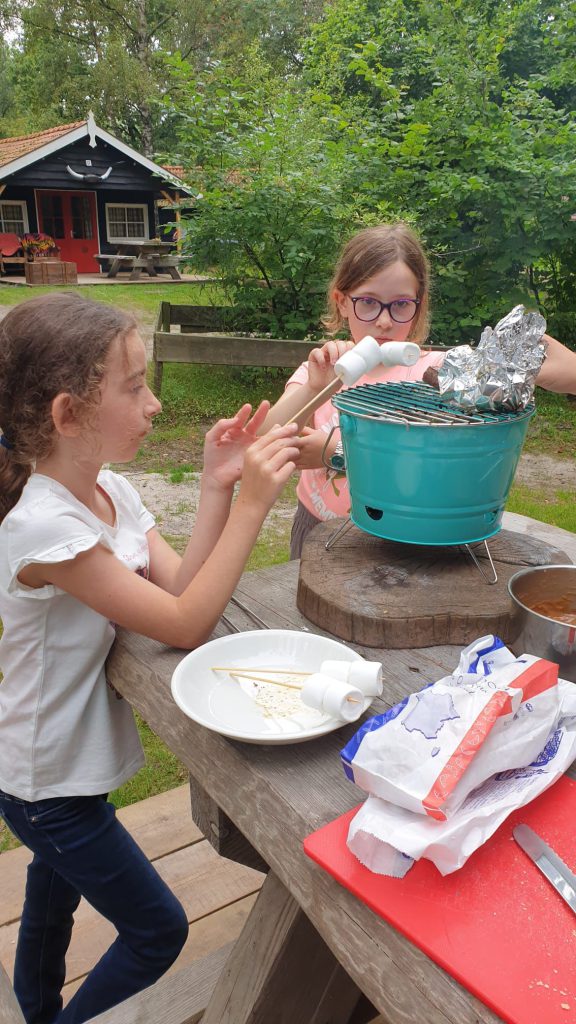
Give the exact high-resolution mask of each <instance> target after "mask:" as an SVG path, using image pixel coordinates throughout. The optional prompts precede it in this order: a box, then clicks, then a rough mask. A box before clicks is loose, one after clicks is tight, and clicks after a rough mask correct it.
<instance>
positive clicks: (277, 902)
mask: <svg viewBox="0 0 576 1024" xmlns="http://www.w3.org/2000/svg"><path fill="white" fill-rule="evenodd" d="M361 995H362V994H361V992H360V990H359V989H358V988H357V987H356V985H355V984H354V982H353V981H352V979H351V978H350V977H349V976H348V974H346V971H345V970H344V969H343V967H341V965H340V964H339V963H338V961H337V960H336V958H335V957H334V956H333V954H332V953H331V952H330V950H329V949H328V946H327V945H326V944H325V942H324V941H323V940H322V939H321V938H320V936H319V935H318V932H317V931H316V929H315V928H314V927H313V925H312V924H311V923H310V921H309V920H308V918H307V917H306V915H305V914H304V912H303V911H302V910H300V907H299V906H298V904H297V903H296V901H295V900H294V899H293V898H292V896H291V895H290V893H289V892H288V890H287V889H285V888H284V886H283V885H282V883H281V882H280V881H279V879H278V878H277V877H276V875H275V874H274V873H273V872H270V874H269V875H268V877H267V878H266V881H265V882H264V885H263V886H262V889H261V890H260V894H259V896H258V899H257V900H256V903H255V905H254V907H253V909H252V912H251V914H250V916H249V918H248V920H247V921H246V924H245V925H244V928H243V931H242V933H241V935H240V937H239V939H238V940H237V942H236V944H235V946H234V948H233V950H232V953H231V954H230V957H229V959H228V961H227V963H226V966H225V967H224V969H223V971H222V975H221V977H220V980H219V982H218V984H217V986H216V989H215V991H214V994H213V996H212V998H211V1000H210V1002H209V1004H208V1006H207V1008H206V1012H205V1014H204V1016H203V1018H202V1024H272V1022H274V1024H348V1021H349V1020H350V1017H351V1014H352V1013H353V1011H354V1008H355V1007H356V1006H357V1004H358V1002H359V1000H360V999H361Z"/></svg>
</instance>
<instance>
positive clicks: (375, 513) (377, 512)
mask: <svg viewBox="0 0 576 1024" xmlns="http://www.w3.org/2000/svg"><path fill="white" fill-rule="evenodd" d="M365 509H366V511H367V513H368V515H369V516H370V519H382V516H383V515H384V513H383V511H382V509H381V508H370V507H369V506H368V505H365Z"/></svg>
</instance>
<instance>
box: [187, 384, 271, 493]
mask: <svg viewBox="0 0 576 1024" xmlns="http://www.w3.org/2000/svg"><path fill="white" fill-rule="evenodd" d="M269 409H270V402H261V403H260V405H259V406H258V408H257V410H256V412H255V413H254V415H253V416H252V418H250V413H251V412H252V406H251V405H250V404H249V403H246V405H243V406H242V408H241V409H239V410H238V412H237V413H236V415H235V416H233V417H232V419H229V420H225V419H222V420H218V422H217V423H215V424H214V426H213V427H212V428H211V429H210V430H209V431H208V433H207V434H206V438H205V441H204V470H203V477H204V479H205V480H206V479H207V478H210V480H211V481H212V482H214V483H215V484H217V485H218V486H219V487H221V488H222V490H231V489H232V488H233V487H234V484H235V483H236V482H237V481H238V480H239V479H240V477H241V476H242V469H243V465H244V455H245V453H246V451H247V449H248V448H249V447H250V445H251V444H253V443H254V441H255V440H256V436H257V433H258V430H259V429H260V427H261V426H262V423H263V422H264V420H265V419H266V416H267V414H268V411H269Z"/></svg>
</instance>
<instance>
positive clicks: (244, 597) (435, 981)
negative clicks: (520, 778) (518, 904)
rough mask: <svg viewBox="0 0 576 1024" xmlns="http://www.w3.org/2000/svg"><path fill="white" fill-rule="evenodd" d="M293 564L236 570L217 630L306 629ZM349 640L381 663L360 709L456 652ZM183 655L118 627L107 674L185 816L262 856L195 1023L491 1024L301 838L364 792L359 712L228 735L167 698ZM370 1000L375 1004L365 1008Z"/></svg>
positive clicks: (569, 546)
mask: <svg viewBox="0 0 576 1024" xmlns="http://www.w3.org/2000/svg"><path fill="white" fill-rule="evenodd" d="M519 522H520V523H521V524H522V525H521V526H520V527H517V528H518V529H519V530H520V531H522V530H523V531H524V532H529V533H530V535H531V536H538V535H539V533H538V531H539V530H540V531H541V535H542V538H543V539H546V540H547V541H549V542H550V543H556V545H557V547H558V548H565V550H566V551H567V552H568V553H569V554H570V556H571V557H573V558H574V557H575V556H576V540H575V539H574V538H573V537H572V535H570V534H568V532H567V531H564V530H557V529H556V528H554V527H548V526H544V525H543V524H539V523H536V522H535V521H534V520H526V519H525V517H521V516H512V517H509V518H508V520H507V522H506V524H505V525H506V526H508V527H509V528H512V529H513V528H515V526H516V524H517V523H519ZM510 524H511V525H510ZM556 537H557V538H558V539H557V540H556ZM472 571H473V570H472ZM298 573H299V565H298V562H294V561H293V562H289V563H285V564H283V565H277V566H273V567H271V568H267V569H260V570H258V571H256V572H252V573H246V574H245V575H244V576H243V577H242V578H241V580H240V582H239V585H238V587H237V588H236V591H235V593H234V595H233V597H232V599H231V601H230V603H229V604H228V606H227V608H226V610H225V614H224V615H223V616H222V618H221V620H220V622H219V624H218V626H217V628H216V630H215V632H214V634H213V635H214V636H215V637H217V636H224V635H227V634H228V633H233V632H235V631H238V630H240V631H245V630H254V629H262V628H276V629H290V630H298V631H304V632H307V631H309V630H310V628H311V624H310V622H309V621H308V620H307V619H305V618H304V617H303V616H302V615H301V613H300V612H299V611H298V609H297V606H296V591H297V583H298ZM314 631H315V632H319V633H322V630H318V629H316V628H315V627H314ZM324 635H327V634H324ZM328 635H329V634H328ZM350 646H351V647H353V648H355V649H356V650H357V651H358V652H359V653H360V654H362V655H363V656H364V657H366V658H369V659H377V660H381V661H382V662H383V665H384V673H385V679H386V686H385V690H384V693H383V695H382V697H381V698H376V699H375V701H374V703H373V704H372V708H371V710H370V712H369V714H375V713H379V712H381V711H383V710H385V709H387V708H388V707H390V706H391V705H393V704H395V703H396V702H397V701H399V700H401V699H402V698H403V697H404V696H405V695H407V694H409V693H411V692H414V691H416V690H419V689H421V687H422V686H423V685H424V684H425V683H426V682H428V681H431V680H432V679H438V678H440V677H441V676H442V675H445V674H447V672H449V671H451V670H452V669H453V667H454V665H455V664H457V661H458V655H459V652H460V648H459V647H456V646H437V647H428V648H423V649H418V650H416V649H412V650H380V649H377V648H372V647H370V648H366V647H361V646H358V645H357V644H354V643H351V644H350ZM184 655H185V652H183V651H179V650H175V649H173V648H168V647H165V646H164V645H162V644H160V643H158V642H156V641H153V640H148V639H146V638H144V637H141V636H137V635H135V634H132V633H129V632H127V631H124V630H120V631H119V632H118V636H117V640H116V643H115V646H114V647H113V649H112V652H111V656H110V658H109V661H108V671H107V675H108V679H109V681H110V683H111V684H112V685H113V686H114V687H115V688H116V689H117V690H118V691H119V692H120V693H121V694H122V695H123V696H124V697H125V698H126V699H127V700H129V701H130V702H131V704H132V705H133V706H134V708H135V709H136V710H137V711H138V713H139V714H140V715H141V716H142V718H143V719H144V720H145V721H146V722H147V723H148V725H149V726H150V727H151V728H152V729H153V731H154V732H155V733H156V734H157V735H158V736H159V737H160V738H161V739H162V740H163V742H164V743H165V744H166V745H167V746H168V747H169V749H170V750H171V751H172V752H173V753H174V754H175V755H176V756H177V757H178V758H179V759H180V760H181V761H182V762H183V763H184V765H185V766H186V767H187V769H188V770H189V772H190V782H191V795H192V813H193V817H194V819H195V821H196V823H197V825H199V827H200V828H201V829H202V831H203V832H204V834H205V835H206V837H207V838H208V839H209V840H210V842H211V843H212V844H213V845H214V846H215V847H216V849H217V850H218V852H220V853H221V854H222V855H224V856H228V857H231V858H232V859H234V860H237V861H240V862H242V863H245V864H249V865H250V866H252V867H262V865H263V864H265V865H266V866H267V867H268V875H267V878H266V881H265V882H264V885H263V887H262V889H261V891H260V894H259V896H258V898H257V901H256V903H255V905H254V908H253V910H252V912H251V915H250V917H249V918H248V920H247V922H246V924H245V926H244V930H243V932H242V933H241V935H240V937H239V939H238V940H237V942H236V943H235V945H234V947H233V950H232V952H231V954H230V957H229V959H228V960H227V962H226V965H225V967H224V969H223V972H222V975H221V977H220V979H219V982H218V984H217V985H216V987H215V989H214V992H213V994H212V997H211V999H210V1001H209V1002H208V1005H207V1008H206V1012H205V1014H204V1016H203V1017H202V1024H270V1022H272V1021H274V1022H278V1024H288V1022H292V1021H297V1022H298V1024H320V1022H322V1024H350V1022H354V1024H360V1021H370V1020H372V1017H373V1016H374V1014H375V1011H374V1008H376V1010H377V1011H378V1012H380V1013H381V1014H382V1016H383V1019H384V1020H385V1021H386V1022H387V1024H409V1022H410V1024H412V1022H414V1024H415V1022H421V1021H426V1024H497V1022H498V1021H499V1020H500V1018H499V1017H498V1016H497V1015H496V1014H495V1013H494V1012H493V1011H492V1010H491V1009H489V1007H488V1006H487V1005H485V1003H484V1002H482V1001H480V1000H479V999H478V998H476V997H475V996H474V995H473V994H472V993H471V992H470V991H468V990H467V989H466V988H464V987H463V985H461V984H460V983H459V982H458V981H457V980H455V978H453V977H452V976H451V975H450V974H448V973H447V972H445V971H444V970H443V969H442V968H441V967H439V966H438V965H437V964H436V963H435V962H433V960H432V959H430V958H429V957H428V956H427V955H426V954H425V953H424V952H422V951H421V950H420V949H419V948H417V946H415V945H413V944H412V943H411V942H410V941H409V940H408V939H407V938H406V937H405V936H404V935H403V934H402V933H401V932H400V931H399V930H397V929H396V928H394V927H392V926H391V925H390V924H388V923H387V921H385V920H384V919H383V918H382V917H380V916H378V915H376V914H375V913H373V912H372V911H371V910H370V909H369V907H368V906H367V905H366V904H365V903H364V902H362V901H360V900H359V899H357V898H356V897H355V896H354V895H353V894H352V893H351V892H350V891H348V889H346V888H344V887H343V886H340V885H339V884H338V883H337V882H336V881H335V880H334V879H333V878H332V877H331V876H330V875H329V874H328V873H327V872H326V871H323V870H322V869H320V868H319V867H318V865H316V864H315V863H314V862H313V861H311V860H310V859H309V858H308V857H307V856H306V855H305V853H304V851H303V847H302V843H303V840H304V839H305V837H306V836H308V835H309V834H310V833H312V832H314V831H315V830H316V829H318V828H320V827H322V826H324V825H325V824H327V823H328V822H331V821H333V819H335V818H337V817H338V816H339V815H341V814H343V813H345V812H348V811H350V810H351V808H353V807H354V806H356V805H357V804H358V803H359V801H360V800H361V799H362V793H361V791H359V790H358V789H357V788H356V787H354V786H353V785H352V783H350V782H349V781H348V780H347V779H346V778H345V776H344V772H343V771H342V767H341V764H340V759H339V751H340V749H341V748H342V746H343V745H344V744H345V743H346V742H347V741H348V740H349V739H350V737H351V736H352V735H353V733H354V732H355V731H356V729H357V728H358V723H356V724H351V725H346V726H343V727H342V728H341V729H338V730H336V731H335V732H332V733H329V734H327V735H325V736H323V737H321V738H319V739H314V740H309V741H307V742H305V743H300V744H296V745H286V746H284V745H277V746H260V745H257V744H249V743H242V742H238V741H234V740H229V739H226V738H225V737H223V736H221V735H220V734H219V733H217V732H213V731H211V730H209V729H206V728H203V727H202V726H200V725H199V724H197V723H196V722H194V721H193V720H191V719H190V718H188V717H187V716H186V715H185V714H184V713H183V712H182V711H181V710H180V709H179V708H178V707H177V705H176V703H175V702H174V700H173V698H172V695H171V688H170V684H171V677H172V673H173V672H174V669H175V668H176V666H177V665H178V663H179V662H180V661H181V659H182V658H183V657H184ZM550 898H552V897H550ZM566 913H567V914H570V911H569V909H568V908H566ZM512 955H513V954H512ZM547 966H550V965H543V970H544V968H545V967H547ZM503 969H504V968H503ZM183 970H186V968H183ZM367 1000H368V1001H369V1003H370V1004H371V1013H372V1016H371V1015H370V1013H368V1012H364V1011H365V1010H366V1006H367ZM109 1019H110V1022H112V1019H113V1018H109ZM114 1019H115V1018H114ZM522 1024H524V1021H522Z"/></svg>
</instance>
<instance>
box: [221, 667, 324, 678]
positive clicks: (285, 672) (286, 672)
mask: <svg viewBox="0 0 576 1024" xmlns="http://www.w3.org/2000/svg"><path fill="white" fill-rule="evenodd" d="M212 671H213V672H235V673H236V675H239V676H251V675H252V671H255V672H258V673H260V672H266V673H268V675H279V676H280V675H282V676H311V675H313V673H312V672H296V671H295V670H294V669H291V668H257V669H254V670H251V669H248V668H236V666H235V665H232V666H225V665H213V666H212Z"/></svg>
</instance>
